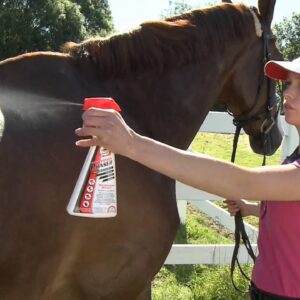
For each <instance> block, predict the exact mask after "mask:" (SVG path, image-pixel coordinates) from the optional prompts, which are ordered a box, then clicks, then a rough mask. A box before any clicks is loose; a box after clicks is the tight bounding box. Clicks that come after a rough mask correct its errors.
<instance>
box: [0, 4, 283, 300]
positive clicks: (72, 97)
mask: <svg viewBox="0 0 300 300" xmlns="http://www.w3.org/2000/svg"><path fill="white" fill-rule="evenodd" d="M274 2H275V1H271V0H270V1H267V0H261V1H259V12H258V11H257V10H256V9H254V8H251V9H250V8H249V7H246V6H244V5H232V4H221V5H219V6H215V7H212V8H207V9H203V10H194V11H192V12H190V13H187V14H184V15H181V16H177V17H174V18H171V19H168V20H166V21H163V22H149V23H144V24H142V25H141V26H140V27H139V28H137V29H136V30H133V31H132V32H129V33H125V34H120V35H115V36H112V37H111V38H108V39H105V40H89V41H87V42H84V43H82V44H79V45H77V44H71V45H68V46H67V47H66V49H65V51H66V52H67V53H64V54H62V53H30V54H24V55H21V56H18V57H15V58H10V59H7V60H5V61H2V62H1V63H0V107H1V110H2V114H3V120H2V125H1V126H0V139H1V143H0V162H1V163H0V193H1V194H0V226H1V233H0V245H1V247H0V299H1V300H2V299H3V300H21V299H22V300H50V299H52V300H79V299H91V300H92V299H105V300H109V299H113V300H127V299H128V300H134V299H139V300H142V299H150V297H151V296H150V284H151V280H152V279H153V277H154V275H155V274H156V273H157V272H158V271H159V269H160V268H161V266H162V264H163V263H164V261H165V258H166V256H167V254H168V252H169V250H170V248H171V246H172V242H173V239H174V236H175V234H176V231H177V228H178V224H179V218H178V213H177V207H176V201H175V189H174V181H173V180H171V179H170V178H167V177H164V176H162V175H160V174H158V173H156V172H154V171H151V170H149V169H147V168H145V167H143V166H141V165H140V164H138V163H136V162H133V161H130V160H129V159H126V158H124V157H120V156H118V157H117V161H116V165H117V176H118V181H117V187H118V215H117V217H116V218H111V219H87V218H80V217H74V216H70V215H68V214H67V213H66V205H67V203H68V200H69V197H70V195H71V193H72V189H73V187H74V184H75V182H76V178H77V176H78V174H79V172H80V169H81V165H82V163H83V161H84V157H85V155H86V151H85V150H82V149H77V148H76V147H75V146H74V142H75V135H74V133H73V132H74V129H75V128H77V127H78V126H80V125H81V113H82V110H81V106H80V104H81V103H82V101H83V99H84V98H85V97H92V96H107V97H113V98H114V99H115V100H116V101H117V102H118V103H119V104H120V106H121V107H122V114H123V116H124V118H125V120H126V121H127V122H128V123H129V125H130V126H132V127H133V128H134V129H135V130H136V131H138V132H140V133H142V134H144V135H147V136H150V137H152V138H155V139H157V140H160V141H163V142H165V143H168V144H170V145H173V146H176V147H179V148H183V149H185V148H187V147H188V145H189V144H190V142H191V141H192V139H193V137H194V135H195V134H196V132H197V130H198V128H199V127H200V125H201V123H202V121H203V119H204V118H205V116H206V114H207V113H208V111H209V109H210V108H211V107H212V105H213V104H214V103H216V102H217V100H219V102H221V103H224V104H226V105H227V106H228V108H229V109H230V110H231V111H232V112H233V114H234V115H235V116H250V117H251V116H253V115H257V114H258V115H259V116H263V115H264V113H262V112H263V111H264V109H265V106H266V103H267V98H268V97H267V95H268V94H270V93H271V94H272V93H273V91H271V92H270V84H268V82H267V81H266V80H262V78H263V76H262V74H263V56H264V55H263V53H264V51H263V48H264V41H263V38H262V36H261V33H262V32H261V29H262V28H263V30H264V32H265V33H266V34H270V33H271V31H270V23H271V20H272V15H273V9H274V4H275V3H274ZM268 46H269V50H270V52H271V54H272V57H273V58H276V59H278V58H280V57H279V56H278V55H279V53H278V51H277V50H276V48H275V43H274V40H273V39H271V40H269V41H268ZM271 85H273V84H271ZM271 88H272V86H271ZM272 113H273V112H272ZM263 119H264V118H263V117H259V118H257V120H256V121H254V122H253V123H251V124H247V125H246V126H245V127H244V129H245V131H246V132H247V133H248V134H249V135H250V142H251V145H252V147H253V148H254V150H255V151H256V152H260V153H262V152H263V145H262V144H263V143H262V142H261V140H260V135H261V132H260V127H261V124H262V122H263ZM280 142H281V138H280V134H279V131H278V128H277V126H274V127H273V128H272V130H271V131H270V135H269V139H268V146H269V147H268V149H267V153H268V154H271V153H273V152H274V151H275V149H276V148H278V146H279V144H280Z"/></svg>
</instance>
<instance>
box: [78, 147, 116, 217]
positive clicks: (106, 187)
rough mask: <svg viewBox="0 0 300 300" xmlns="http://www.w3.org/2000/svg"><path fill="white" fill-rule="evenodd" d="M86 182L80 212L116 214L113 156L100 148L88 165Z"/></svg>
mask: <svg viewBox="0 0 300 300" xmlns="http://www.w3.org/2000/svg"><path fill="white" fill-rule="evenodd" d="M88 176H89V177H88V180H87V181H86V186H85V188H84V190H83V193H82V197H81V202H80V212H81V213H88V214H113V213H116V212H117V202H116V180H115V160H114V154H113V153H112V152H111V151H109V150H107V149H105V148H103V147H100V148H98V149H97V151H96V153H95V156H94V158H93V159H92V162H91V164H90V170H89V174H88Z"/></svg>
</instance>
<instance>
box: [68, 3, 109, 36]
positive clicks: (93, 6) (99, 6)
mask: <svg viewBox="0 0 300 300" xmlns="http://www.w3.org/2000/svg"><path fill="white" fill-rule="evenodd" d="M73 2H76V3H77V4H78V5H79V6H80V11H81V13H82V14H83V15H84V17H85V22H84V25H85V29H86V31H87V33H88V35H91V36H94V35H100V36H105V35H107V34H109V33H111V32H112V31H114V25H113V22H112V15H111V11H110V8H109V4H108V1H107V0H73Z"/></svg>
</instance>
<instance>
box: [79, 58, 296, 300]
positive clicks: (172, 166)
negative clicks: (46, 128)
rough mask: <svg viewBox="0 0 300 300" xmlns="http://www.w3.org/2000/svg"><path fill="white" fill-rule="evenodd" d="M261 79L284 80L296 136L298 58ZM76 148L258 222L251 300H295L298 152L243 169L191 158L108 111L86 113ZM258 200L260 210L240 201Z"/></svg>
mask: <svg viewBox="0 0 300 300" xmlns="http://www.w3.org/2000/svg"><path fill="white" fill-rule="evenodd" d="M265 73H266V75H267V76H269V77H271V78H272V79H276V80H285V81H287V84H288V87H287V89H286V90H285V92H284V97H285V104H284V108H285V118H286V121H287V122H288V123H289V124H291V125H294V126H296V128H297V130H298V132H299V133H300V58H298V59H296V60H294V61H292V62H282V61H281V62H279V61H270V62H268V63H267V65H266V66H265ZM76 134H77V135H78V136H79V137H83V136H91V138H88V139H81V140H79V141H77V142H76V145H77V146H80V147H89V146H93V145H101V146H104V147H106V148H108V149H110V150H112V151H113V152H114V153H117V154H120V155H123V156H126V157H128V158H130V159H133V160H136V161H138V162H139V163H141V164H144V165H145V166H147V167H149V168H152V169H154V170H156V171H158V172H160V173H162V174H164V175H166V176H169V177H171V178H174V179H176V180H179V181H181V182H183V183H185V184H188V185H191V186H193V187H195V188H198V189H202V190H205V191H207V192H210V193H213V194H216V195H220V196H222V197H224V198H226V199H234V200H237V201H233V200H230V201H229V200H227V201H226V202H227V203H228V205H229V211H230V212H231V213H232V214H235V213H236V211H237V210H241V213H242V214H243V215H249V214H253V215H257V216H259V217H260V233H259V238H258V246H259V256H258V258H257V260H256V263H255V266H254V270H253V275H252V281H253V283H252V288H251V289H250V293H251V297H252V299H300V251H299V249H300V190H299V188H298V185H297V184H300V169H299V168H300V152H299V150H298V148H297V149H296V151H295V153H294V154H293V155H292V156H291V157H290V158H289V160H288V161H287V163H286V164H283V165H280V166H264V167H259V168H244V167H240V166H237V165H234V164H231V163H229V162H226V161H223V160H219V159H215V158H213V157H210V156H207V155H203V154H192V153H190V152H187V151H183V150H179V149H176V148H173V147H171V146H168V145H166V144H162V143H160V142H157V141H155V140H152V139H150V138H147V137H145V136H141V135H139V134H137V133H136V132H134V131H133V130H132V129H131V128H130V127H128V125H127V124H126V123H125V122H124V120H123V119H122V117H121V115H120V114H119V113H117V112H114V111H109V110H102V109H96V108H91V109H89V110H88V111H86V112H85V113H84V114H83V127H82V128H79V129H77V130H76ZM238 199H248V200H250V199H251V200H264V201H263V202H262V205H261V206H260V208H259V207H258V206H256V205H255V204H251V203H249V202H246V201H244V200H238Z"/></svg>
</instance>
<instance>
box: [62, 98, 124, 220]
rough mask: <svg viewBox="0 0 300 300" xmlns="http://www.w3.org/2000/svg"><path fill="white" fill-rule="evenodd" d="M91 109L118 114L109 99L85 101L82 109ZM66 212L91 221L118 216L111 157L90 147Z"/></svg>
mask: <svg viewBox="0 0 300 300" xmlns="http://www.w3.org/2000/svg"><path fill="white" fill-rule="evenodd" d="M90 107H96V108H103V109H115V110H116V111H121V109H120V107H119V106H118V104H117V103H116V102H115V101H114V100H113V99H111V98H86V99H85V100H84V106H83V109H84V110H87V109H88V108H90ZM67 212H68V213H69V214H70V215H74V216H80V217H90V218H111V217H115V216H116V215H117V189H116V167H115V155H114V153H112V152H111V151H109V150H108V149H105V148H103V147H99V146H93V147H90V149H89V152H88V154H87V156H86V159H85V162H84V164H83V167H82V169H81V172H80V174H79V177H78V180H77V183H76V185H75V188H74V191H73V193H72V195H71V198H70V201H69V204H68V206H67Z"/></svg>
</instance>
